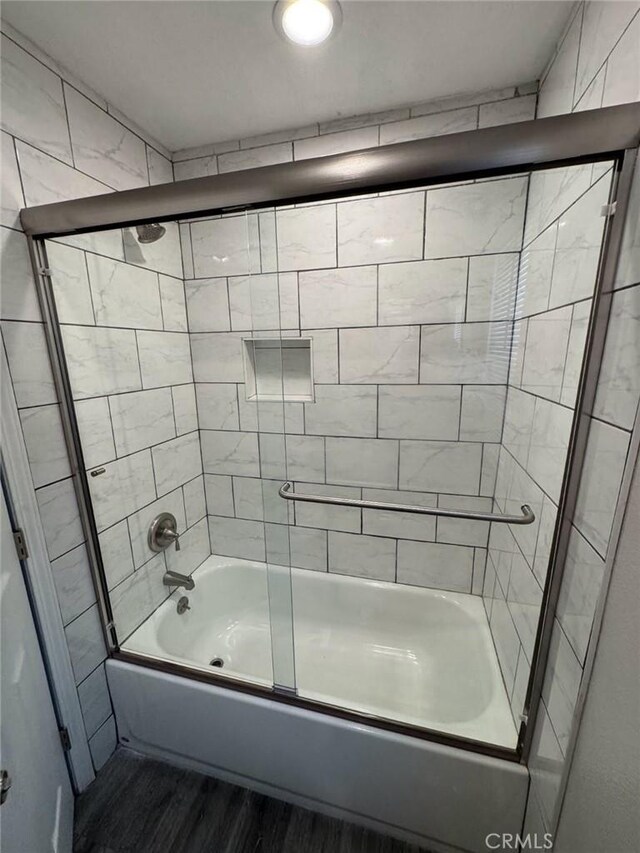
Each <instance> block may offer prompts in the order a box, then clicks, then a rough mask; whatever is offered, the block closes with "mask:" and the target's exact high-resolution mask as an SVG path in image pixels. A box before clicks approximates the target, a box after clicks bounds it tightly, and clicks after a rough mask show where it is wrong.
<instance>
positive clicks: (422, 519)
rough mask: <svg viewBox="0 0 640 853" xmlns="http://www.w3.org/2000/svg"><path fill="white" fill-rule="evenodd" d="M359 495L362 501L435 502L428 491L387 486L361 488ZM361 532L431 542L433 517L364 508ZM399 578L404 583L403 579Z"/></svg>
mask: <svg viewBox="0 0 640 853" xmlns="http://www.w3.org/2000/svg"><path fill="white" fill-rule="evenodd" d="M362 498H363V500H366V501H381V502H384V503H399V504H412V505H414V506H427V507H434V506H436V504H437V497H436V495H429V494H425V493H424V492H399V491H390V490H389V489H363V490H362ZM362 532H363V533H370V534H373V535H375V536H391V537H392V538H394V539H415V540H418V541H425V542H434V541H435V538H436V519H435V517H433V516H428V515H414V514H413V513H408V512H402V511H400V512H395V511H394V510H387V509H385V510H378V509H376V510H374V509H364V510H363V511H362ZM398 580H400V578H398ZM401 582H402V583H404V581H401Z"/></svg>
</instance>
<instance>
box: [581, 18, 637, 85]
mask: <svg viewBox="0 0 640 853" xmlns="http://www.w3.org/2000/svg"><path fill="white" fill-rule="evenodd" d="M637 11H638V4H637V3H636V2H633V3H616V4H609V3H587V4H586V6H585V10H584V20H583V24H582V32H581V34H580V56H579V59H578V70H577V73H576V91H575V98H576V99H577V98H579V97H580V95H581V94H582V93H583V92H584V90H585V89H586V87H587V86H588V85H589V83H590V82H591V81H592V80H593V78H594V76H595V74H596V72H597V71H598V69H599V68H600V66H601V65H602V63H603V62H604V61H605V59H606V58H607V56H608V55H609V54H610V53H611V51H612V50H613V48H614V46H615V45H616V42H617V41H618V39H619V38H620V34H621V33H624V31H625V29H626V28H627V26H628V24H629V22H630V21H631V20H632V18H633V17H634V15H635V14H636V12H637ZM636 47H637V43H636Z"/></svg>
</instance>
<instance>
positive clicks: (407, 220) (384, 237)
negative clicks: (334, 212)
mask: <svg viewBox="0 0 640 853" xmlns="http://www.w3.org/2000/svg"><path fill="white" fill-rule="evenodd" d="M423 227H424V193H421V192H417V193H402V194H400V195H395V196H386V197H383V198H366V199H362V200H359V201H347V202H341V203H340V204H339V205H338V258H339V264H340V266H355V265H357V264H371V263H374V264H376V263H390V262H392V261H412V260H417V259H419V258H421V257H422V245H423Z"/></svg>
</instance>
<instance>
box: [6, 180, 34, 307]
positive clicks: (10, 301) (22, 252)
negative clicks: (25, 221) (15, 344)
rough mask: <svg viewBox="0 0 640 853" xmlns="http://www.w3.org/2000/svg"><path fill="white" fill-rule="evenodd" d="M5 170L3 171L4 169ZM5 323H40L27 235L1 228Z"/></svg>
mask: <svg viewBox="0 0 640 853" xmlns="http://www.w3.org/2000/svg"><path fill="white" fill-rule="evenodd" d="M3 168H4V167H3ZM0 273H1V274H2V301H1V302H0V315H1V317H2V319H3V320H25V321H29V320H35V321H39V320H41V319H42V318H41V314H40V305H39V303H38V296H37V293H36V288H35V284H34V281H33V272H32V270H31V261H30V260H29V252H28V249H27V240H26V238H25V236H24V234H20V233H19V232H18V231H11V230H10V229H8V228H0Z"/></svg>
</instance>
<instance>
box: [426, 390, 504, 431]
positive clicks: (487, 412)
mask: <svg viewBox="0 0 640 853" xmlns="http://www.w3.org/2000/svg"><path fill="white" fill-rule="evenodd" d="M506 390H507V389H506V388H505V387H504V386H503V385H465V386H463V388H462V411H461V414H460V440H461V441H496V442H497V441H500V439H501V438H502V423H503V421H504V412H505V397H506ZM413 437H414V438H418V437H419V436H413ZM436 437H437V436H433V438H436ZM447 438H450V436H447Z"/></svg>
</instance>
